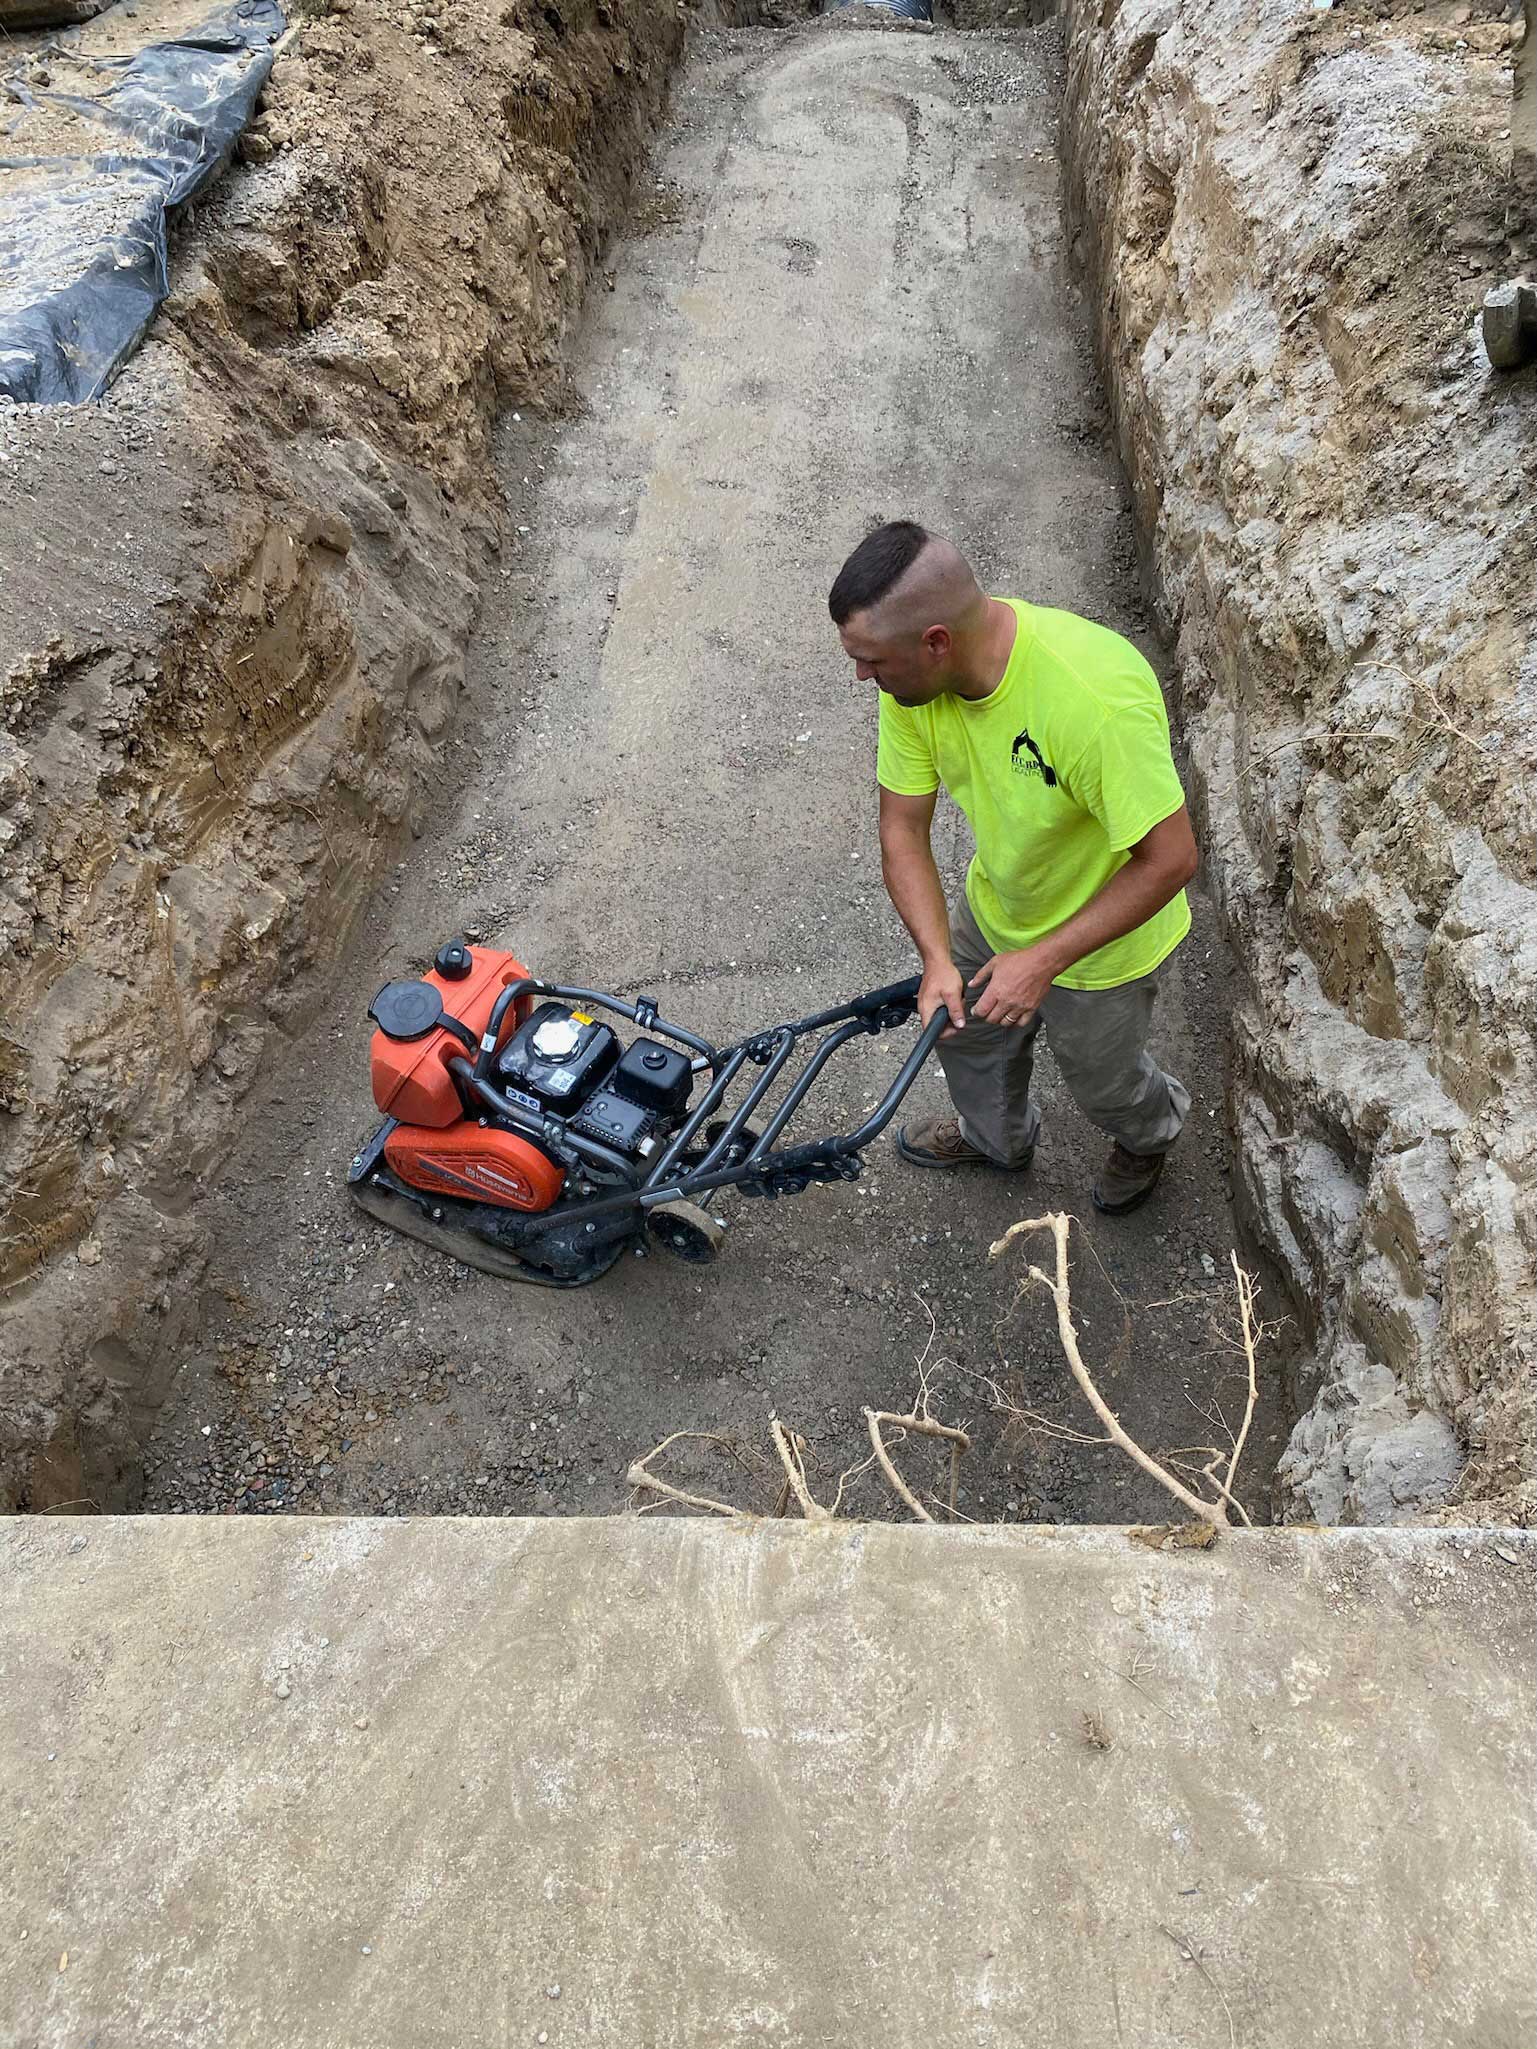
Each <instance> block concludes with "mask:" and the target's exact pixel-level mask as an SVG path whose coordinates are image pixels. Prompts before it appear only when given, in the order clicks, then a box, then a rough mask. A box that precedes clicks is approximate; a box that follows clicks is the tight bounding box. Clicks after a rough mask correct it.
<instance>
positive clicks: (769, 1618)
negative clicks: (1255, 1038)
mask: <svg viewBox="0 0 1537 2049" xmlns="http://www.w3.org/2000/svg"><path fill="white" fill-rule="evenodd" d="M0 1546H3V1554H0V1765H3V1789H0V1800H3V1810H0V1811H3V1837H4V1850H3V1856H0V2038H3V2040H4V2041H5V2042H9V2043H17V2044H29V2045H30V2044H54V2043H58V2044H66V2043H67V2044H70V2045H84V2044H87V2043H100V2044H102V2045H110V2044H117V2043H127V2042H130V2041H132V2042H134V2043H144V2044H161V2043H196V2044H215V2043H218V2044H222V2043H240V2044H268V2043H270V2044H274V2045H279V2049H308V2045H315V2049H320V2045H326V2049H333V2045H335V2049H343V2045H346V2049H352V2045H358V2049H365V2045H366V2049H386V2045H395V2044H400V2045H412V2049H419V2045H438V2044H442V2045H445V2049H448V2045H452V2049H467V2045H472V2044H481V2043H487V2044H492V2043H494V2044H510V2043H547V2044H549V2045H556V2044H569V2045H576V2044H580V2043H592V2042H598V2043H614V2044H621V2043H622V2044H625V2045H627V2049H646V2045H655V2049H693V2045H699V2049H706V2045H708V2049H723V2045H727V2044H737V2043H763V2044H769V2043H773V2044H795V2045H799V2044H807V2045H810V2044H828V2045H840V2049H842V2045H848V2049H864V2045H875V2044H880V2045H903V2049H906V2045H913V2049H919V2045H922V2049H932V2045H933V2044H935V2043H946V2044H948V2043H966V2044H977V2045H991V2044H1000V2045H1002V2044H1009V2045H1031V2049H1034V2045H1039V2049H1164V2045H1169V2049H1173V2045H1176V2044H1178V2045H1181V2049H1206V2045H1210V2049H1290V2045H1294V2044H1295V2045H1297V2049H1302V2045H1304V2044H1306V2045H1309V2049H1313V2045H1335V2044H1339V2045H1345V2044H1350V2045H1352V2049H1376V2045H1379V2044H1380V2045H1382V2049H1390V2045H1391V2049H1417V2045H1426V2049H1430V2045H1436V2049H1451V2045H1458V2049H1506V2045H1509V2049H1530V2044H1531V2042H1532V2040H1533V2038H1534V2028H1537V2011H1534V2000H1533V1960H1534V1959H1533V1926H1534V1917H1533V1903H1534V1895H1533V1815H1532V1786H1533V1778H1532V1764H1533V1756H1532V1752H1533V1719H1534V1718H1533V1705H1534V1698H1533V1696H1534V1687H1533V1634H1534V1630H1533V1616H1534V1603H1533V1591H1534V1569H1537V1544H1534V1543H1533V1541H1532V1540H1531V1539H1529V1538H1527V1537H1524V1536H1520V1535H1514V1534H1512V1535H1507V1536H1497V1535H1493V1534H1491V1533H1488V1532H1471V1531H1469V1532H1459V1531H1402V1530H1399V1531H1372V1532H1364V1531H1363V1532H1347V1531H1334V1532H1314V1531H1259V1532H1255V1533H1253V1534H1247V1535H1242V1536H1232V1537H1228V1538H1225V1539H1223V1541H1222V1542H1221V1543H1219V1544H1218V1545H1217V1546H1216V1547H1215V1548H1214V1549H1213V1550H1211V1551H1209V1552H1198V1551H1189V1550H1181V1551H1169V1552H1155V1551H1153V1550H1150V1549H1149V1548H1147V1546H1146V1545H1144V1544H1142V1543H1139V1542H1138V1541H1136V1540H1135V1539H1134V1538H1133V1537H1132V1536H1131V1535H1130V1534H1128V1533H1127V1532H1125V1531H1121V1530H1114V1529H1096V1530H1083V1529H1075V1530H1067V1529H1062V1530H1055V1529H1018V1530H1001V1529H979V1530H975V1531H956V1530H943V1531H940V1530H920V1529H906V1528H897V1527H884V1526H874V1527H871V1526H855V1525H840V1526H835V1527H832V1528H828V1529H813V1528H808V1527H805V1526H802V1525H793V1526H792V1525H787V1524H773V1525H765V1524H749V1523H742V1524H740V1525H737V1524H729V1525H728V1524H717V1523H710V1522H704V1521H670V1522H669V1521H654V1520H653V1521H635V1520H629V1519H614V1520H596V1519H589V1520H568V1521H556V1520H542V1521H500V1520H492V1519H465V1520H441V1521H430V1522H429V1521H420V1522H387V1521H320V1520H308V1519H292V1520H282V1519H277V1518H251V1519H239V1520H202V1519H175V1518H153V1517H145V1518H138V1519H128V1518H125V1519H122V1520H110V1519H104V1520H95V1521H88V1522H82V1521H67V1522H65V1521H42V1520H37V1519H33V1520H28V1521H13V1522H7V1523H4V1524H0Z"/></svg>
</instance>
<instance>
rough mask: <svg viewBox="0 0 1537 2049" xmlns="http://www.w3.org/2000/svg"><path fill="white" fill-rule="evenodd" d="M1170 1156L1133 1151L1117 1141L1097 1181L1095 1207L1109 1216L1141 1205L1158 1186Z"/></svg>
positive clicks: (1118, 1214)
mask: <svg viewBox="0 0 1537 2049" xmlns="http://www.w3.org/2000/svg"><path fill="white" fill-rule="evenodd" d="M1167 1158H1168V1155H1167V1153H1129V1152H1128V1151H1127V1150H1126V1148H1125V1146H1123V1145H1122V1144H1121V1143H1120V1141H1119V1140H1117V1141H1116V1143H1115V1144H1114V1145H1113V1146H1111V1148H1110V1156H1109V1158H1108V1159H1107V1160H1106V1161H1105V1164H1104V1165H1103V1167H1101V1168H1100V1170H1099V1179H1098V1180H1097V1181H1096V1182H1095V1184H1094V1188H1093V1196H1094V1207H1095V1208H1096V1209H1097V1210H1100V1211H1102V1212H1103V1213H1104V1215H1106V1216H1107V1217H1124V1216H1125V1215H1126V1213H1127V1211H1128V1210H1134V1209H1138V1208H1140V1206H1141V1205H1142V1204H1143V1203H1144V1202H1146V1201H1147V1199H1148V1197H1149V1196H1150V1195H1151V1194H1152V1192H1153V1190H1154V1189H1155V1188H1156V1187H1157V1186H1158V1177H1159V1175H1160V1174H1161V1173H1162V1172H1163V1163H1164V1161H1165V1160H1166V1159H1167Z"/></svg>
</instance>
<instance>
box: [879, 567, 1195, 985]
mask: <svg viewBox="0 0 1537 2049" xmlns="http://www.w3.org/2000/svg"><path fill="white" fill-rule="evenodd" d="M1008 603H1009V604H1011V605H1012V606H1013V609H1014V612H1015V614H1016V616H1017V617H1018V620H1019V629H1018V632H1017V633H1016V635H1015V638H1014V649H1013V652H1012V654H1011V655H1010V656H1009V665H1008V667H1007V669H1006V670H1005V671H1004V674H1003V681H1002V682H1001V683H1000V684H999V685H998V687H997V689H996V690H994V691H993V692H992V693H991V694H990V695H989V696H987V697H982V698H967V697H952V696H946V697H939V698H936V699H935V700H934V702H933V703H932V704H925V705H919V706H917V707H915V708H911V709H910V708H909V707H907V706H905V705H900V704H897V703H896V702H895V701H894V699H892V698H890V697H887V696H886V695H885V694H884V692H883V693H882V695H881V705H880V742H879V749H878V753H877V757H876V774H877V776H878V777H879V779H880V782H881V784H882V786H883V787H884V788H885V789H888V790H891V791H893V792H894V793H895V794H896V795H898V796H902V797H926V796H927V795H928V794H929V792H930V791H931V790H936V789H938V787H939V785H940V784H941V783H943V784H944V786H945V788H946V789H947V790H948V791H949V792H950V795H951V796H952V797H953V798H954V799H955V801H956V803H957V804H958V805H959V806H960V808H961V809H962V811H964V812H965V814H966V816H967V818H968V819H969V820H970V821H971V829H972V832H973V833H974V834H975V835H976V842H977V851H976V856H975V858H974V859H973V861H972V863H971V866H970V867H969V868H968V869H967V871H966V897H967V901H968V902H969V903H970V905H971V908H972V912H973V915H974V916H975V918H976V921H977V924H978V925H979V926H980V927H981V930H982V935H983V937H984V938H985V939H986V940H987V943H988V944H989V946H991V947H992V948H993V950H994V952H995V953H1010V952H1013V951H1014V950H1015V949H1016V948H1019V947H1023V946H1030V945H1032V944H1033V943H1034V942H1035V941H1036V940H1038V939H1044V938H1045V936H1046V934H1047V933H1048V932H1054V931H1055V930H1056V928H1057V927H1058V926H1059V925H1061V924H1063V923H1064V922H1065V921H1066V920H1067V919H1068V918H1070V917H1072V916H1073V914H1074V912H1075V911H1080V910H1082V908H1083V906H1084V905H1085V904H1086V903H1087V902H1088V901H1089V899H1090V898H1091V897H1093V896H1095V895H1097V894H1098V892H1099V891H1100V890H1101V889H1102V888H1103V887H1104V885H1105V884H1106V883H1107V882H1108V881H1109V880H1110V878H1111V876H1112V875H1114V874H1115V873H1116V871H1117V869H1119V868H1122V867H1124V866H1125V864H1126V858H1127V857H1126V849H1127V848H1128V847H1130V846H1134V845H1135V844H1136V842H1137V841H1138V840H1140V839H1141V838H1143V837H1144V835H1145V834H1147V833H1149V832H1151V831H1152V829H1153V827H1154V826H1155V825H1158V824H1160V823H1161V822H1162V821H1163V820H1164V819H1165V818H1168V817H1171V816H1172V814H1173V813H1174V812H1176V811H1177V810H1178V809H1179V808H1180V806H1181V805H1182V804H1183V803H1184V801H1185V794H1184V791H1183V790H1182V789H1181V788H1180V785H1179V777H1178V775H1177V774H1176V773H1175V769H1174V761H1173V757H1172V756H1171V755H1170V752H1169V719H1168V714H1167V713H1166V712H1165V710H1164V706H1163V692H1162V691H1161V690H1160V689H1159V687H1158V678H1157V677H1156V676H1155V675H1154V674H1153V671H1152V670H1151V669H1150V668H1149V666H1148V664H1147V663H1146V662H1145V661H1144V660H1143V659H1142V657H1141V655H1139V654H1138V653H1137V650H1136V649H1135V648H1134V647H1133V646H1132V645H1131V643H1130V641H1127V640H1123V639H1122V638H1121V636H1120V634H1118V633H1112V632H1111V631H1110V629H1109V628H1108V627H1105V626H1096V625H1094V624H1093V623H1092V621H1090V620H1088V619H1080V618H1078V617H1077V616H1076V614H1074V613H1072V612H1056V611H1051V610H1049V609H1048V608H1046V607H1045V606H1042V605H1027V604H1022V603H1020V602H1019V601H1017V600H1016V599H1013V598H1011V599H1009V600H1008ZM1189 930H1190V906H1189V904H1188V903H1187V902H1186V901H1185V892H1184V891H1183V890H1181V891H1180V892H1179V894H1178V895H1177V896H1175V897H1174V898H1172V899H1171V900H1170V902H1168V903H1166V904H1165V905H1164V907H1163V909H1162V910H1161V911H1155V912H1154V914H1153V915H1152V917H1151V918H1149V919H1148V920H1147V922H1146V924H1143V925H1138V926H1137V927H1136V928H1135V929H1134V930H1133V931H1130V932H1127V933H1125V934H1123V935H1122V937H1121V938H1119V939H1112V940H1111V941H1110V943H1109V944H1108V945H1107V946H1102V947H1100V948H1099V950H1098V951H1097V952H1095V953H1088V954H1085V955H1084V957H1083V959H1082V960H1079V961H1075V962H1074V963H1073V965H1072V966H1071V967H1070V968H1068V969H1067V970H1066V971H1065V972H1064V973H1062V974H1060V975H1058V976H1057V978H1056V980H1057V983H1058V985H1059V986H1060V987H1062V988H1065V989H1113V988H1115V987H1116V986H1117V985H1118V984H1119V983H1121V982H1131V981H1135V980H1136V978H1137V977H1138V976H1139V975H1146V974H1150V973H1151V972H1152V970H1153V969H1154V968H1156V967H1157V966H1158V963H1159V962H1160V961H1162V960H1165V959H1166V958H1167V957H1168V955H1169V954H1171V953H1172V952H1173V951H1174V949H1175V947H1176V946H1178V944H1179V942H1180V941H1181V940H1182V939H1183V938H1184V936H1185V934H1186V933H1187V932H1188V931H1189Z"/></svg>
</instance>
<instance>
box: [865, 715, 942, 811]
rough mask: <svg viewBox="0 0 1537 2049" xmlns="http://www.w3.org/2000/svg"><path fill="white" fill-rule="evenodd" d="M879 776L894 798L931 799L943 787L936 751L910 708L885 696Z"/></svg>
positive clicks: (878, 751) (878, 745) (878, 750)
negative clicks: (935, 755)
mask: <svg viewBox="0 0 1537 2049" xmlns="http://www.w3.org/2000/svg"><path fill="white" fill-rule="evenodd" d="M875 777H876V781H877V782H878V783H879V784H880V786H881V788H882V789H883V790H890V791H891V793H892V795H893V796H894V797H927V796H929V795H931V794H932V793H933V792H934V791H935V790H937V789H938V788H939V768H938V764H937V763H936V762H935V760H934V751H933V749H932V748H931V747H930V745H929V742H928V739H927V736H926V735H925V734H924V732H923V731H922V729H921V728H920V726H919V724H918V721H917V720H916V719H915V718H914V717H913V715H912V713H911V712H910V711H908V710H907V708H906V706H904V705H900V704H897V703H896V702H894V700H893V699H891V698H889V697H887V696H886V694H885V692H884V691H883V692H882V693H881V708H880V726H879V733H878V738H877V741H876V750H875Z"/></svg>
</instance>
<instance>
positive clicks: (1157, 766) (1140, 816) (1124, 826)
mask: <svg viewBox="0 0 1537 2049" xmlns="http://www.w3.org/2000/svg"><path fill="white" fill-rule="evenodd" d="M1069 787H1070V790H1071V793H1072V795H1073V796H1074V797H1076V799H1077V800H1078V802H1079V803H1080V804H1082V805H1083V807H1084V809H1085V810H1086V811H1089V812H1090V813H1092V815H1093V816H1094V817H1095V818H1097V819H1098V820H1099V822H1100V824H1101V825H1102V826H1103V827H1104V828H1105V836H1106V838H1107V839H1108V840H1109V842H1110V846H1111V849H1112V851H1113V852H1115V853H1118V854H1121V853H1124V852H1125V851H1126V849H1127V848H1128V847H1133V846H1135V845H1136V843H1137V841H1138V840H1140V839H1143V838H1145V837H1146V835H1147V834H1148V833H1150V832H1151V831H1152V829H1153V827H1154V826H1155V825H1161V824H1162V823H1163V821H1164V819H1166V818H1171V817H1173V815H1174V813H1175V812H1176V811H1178V809H1179V808H1180V806H1181V805H1182V804H1183V803H1184V801H1185V793H1184V791H1183V790H1182V789H1181V787H1180V780H1179V776H1178V775H1177V773H1176V772H1175V768H1174V757H1173V755H1172V754H1171V753H1170V752H1169V729H1168V727H1167V726H1166V725H1165V724H1164V722H1163V719H1162V718H1161V716H1160V715H1159V711H1158V710H1157V709H1156V708H1155V707H1154V706H1152V705H1150V704H1148V705H1141V704H1139V705H1129V706H1127V707H1126V708H1125V709H1124V710H1121V711H1115V712H1112V713H1111V714H1110V716H1109V717H1108V718H1107V719H1106V720H1105V721H1104V723H1103V724H1102V725H1101V726H1100V728H1099V731H1098V732H1097V733H1096V734H1095V735H1094V738H1093V739H1092V740H1091V741H1090V742H1089V744H1088V746H1087V747H1086V748H1085V749H1084V751H1083V755H1082V757H1081V759H1080V760H1079V761H1078V763H1077V765H1076V767H1075V768H1074V769H1073V772H1072V775H1071V777H1070V778H1069Z"/></svg>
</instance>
